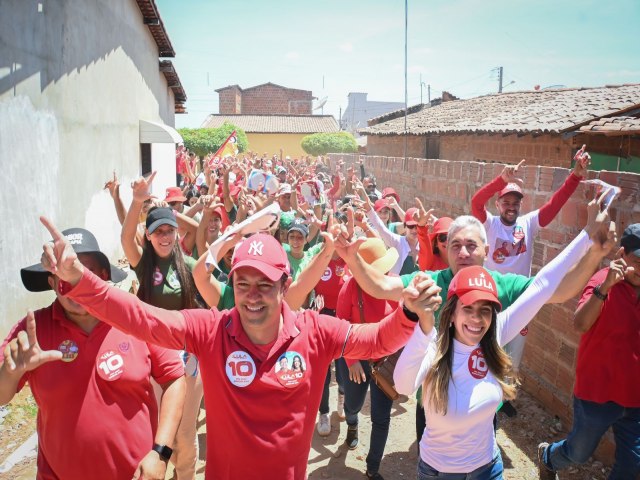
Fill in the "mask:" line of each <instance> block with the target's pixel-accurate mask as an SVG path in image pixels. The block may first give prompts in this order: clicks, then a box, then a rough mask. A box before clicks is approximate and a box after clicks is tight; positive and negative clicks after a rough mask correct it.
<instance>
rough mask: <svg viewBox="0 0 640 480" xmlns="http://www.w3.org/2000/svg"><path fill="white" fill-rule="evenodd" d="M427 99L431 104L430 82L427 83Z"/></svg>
mask: <svg viewBox="0 0 640 480" xmlns="http://www.w3.org/2000/svg"><path fill="white" fill-rule="evenodd" d="M427 100H429V106H431V84H429V85H427Z"/></svg>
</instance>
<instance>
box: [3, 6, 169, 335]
mask: <svg viewBox="0 0 640 480" xmlns="http://www.w3.org/2000/svg"><path fill="white" fill-rule="evenodd" d="M7 65H8V67H6V66H7ZM141 119H143V120H149V121H155V122H159V123H165V124H167V125H171V126H173V125H174V98H173V94H172V92H171V91H170V90H169V89H168V86H167V82H166V80H165V78H164V76H163V75H162V73H160V71H159V69H158V47H157V45H156V43H155V42H154V40H153V38H152V36H151V34H150V32H149V30H148V28H147V26H145V25H144V24H143V20H142V15H141V13H140V10H139V9H138V6H137V4H136V2H135V1H134V0H101V1H91V2H86V1H84V0H47V1H46V2H34V1H25V0H2V2H0V171H2V175H1V176H0V197H1V199H2V205H3V210H4V211H5V214H6V216H5V218H4V222H3V227H4V228H3V231H4V233H3V234H2V235H0V237H1V240H0V261H1V262H2V265H3V268H2V269H0V288H1V289H2V292H3V295H2V299H1V300H0V336H1V337H4V335H5V334H6V333H7V331H8V330H9V328H10V326H11V325H12V324H13V323H15V321H16V320H18V319H19V318H21V317H22V316H24V314H25V312H26V308H27V307H30V308H39V307H41V306H43V305H46V304H48V303H49V301H50V296H47V295H36V294H32V293H28V292H27V291H26V290H25V289H24V287H23V286H22V282H21V280H20V274H19V270H20V268H21V267H24V266H27V265H30V264H33V263H36V261H37V260H38V259H39V257H40V253H41V250H42V244H43V243H44V242H45V241H47V240H48V235H47V232H46V230H45V229H44V227H42V225H41V224H40V223H39V221H38V216H39V215H41V214H46V215H47V216H49V217H50V218H52V219H53V220H54V221H55V223H56V224H57V225H58V227H59V228H60V229H64V228H69V227H73V226H77V227H84V228H88V229H90V230H92V231H93V232H94V234H96V236H97V237H98V241H99V242H100V244H101V247H102V249H103V250H104V251H105V253H107V254H108V255H109V256H110V257H111V258H112V259H113V260H115V259H116V258H118V257H119V256H120V255H121V249H120V245H119V233H120V225H119V223H118V221H117V218H116V215H115V211H114V208H113V203H112V200H111V197H110V196H109V195H108V194H107V192H106V191H104V190H102V188H103V186H104V183H105V181H106V180H107V179H108V178H110V177H111V175H112V172H113V170H115V171H116V172H117V174H118V176H119V178H120V181H121V184H122V185H123V187H122V194H123V197H125V202H126V203H125V204H126V205H127V206H128V202H129V200H130V198H131V196H130V189H129V184H130V182H131V180H132V179H133V178H135V177H137V176H138V174H139V172H140V144H139V133H138V130H139V120H141ZM165 153H166V152H165ZM174 168H175V167H174ZM174 171H175V170H174Z"/></svg>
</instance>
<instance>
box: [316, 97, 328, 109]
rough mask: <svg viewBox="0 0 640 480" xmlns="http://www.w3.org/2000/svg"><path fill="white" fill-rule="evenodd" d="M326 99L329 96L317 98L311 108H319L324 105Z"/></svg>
mask: <svg viewBox="0 0 640 480" xmlns="http://www.w3.org/2000/svg"><path fill="white" fill-rule="evenodd" d="M327 100H329V97H322V98H321V99H320V100H318V102H317V103H316V104H315V105H314V106H313V110H319V109H321V108H322V107H324V105H325V104H326V103H327Z"/></svg>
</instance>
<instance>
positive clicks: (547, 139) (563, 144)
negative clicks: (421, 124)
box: [367, 134, 605, 167]
mask: <svg viewBox="0 0 640 480" xmlns="http://www.w3.org/2000/svg"><path fill="white" fill-rule="evenodd" d="M432 137H436V138H438V137H439V142H440V155H439V158H448V159H450V160H465V161H482V162H503V163H517V162H519V161H520V159H522V158H526V159H527V161H528V163H529V164H531V165H545V166H552V167H569V166H570V165H571V158H572V151H574V150H575V148H576V147H575V146H576V145H578V140H576V139H563V138H562V137H561V136H560V135H552V134H544V135H539V136H536V137H534V136H533V135H523V136H518V135H495V134H484V135H469V134H458V135H439V136H432ZM427 138H428V137H427V136H426V135H421V136H417V135H409V136H408V140H407V144H408V145H411V147H409V146H407V156H413V157H417V158H426V157H427V154H426V152H427V150H426V148H427V147H426V144H427ZM591 140H592V139H591V138H590V139H589V142H585V143H588V144H589V146H590V147H591V143H592V142H591ZM580 145H582V143H580ZM592 150H593V151H595V149H592ZM403 152H404V137H403V136H401V135H384V136H383V135H369V136H368V138H367V154H368V155H383V156H404V153H403ZM602 153H605V152H602Z"/></svg>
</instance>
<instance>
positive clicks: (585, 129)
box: [580, 116, 640, 136]
mask: <svg viewBox="0 0 640 480" xmlns="http://www.w3.org/2000/svg"><path fill="white" fill-rule="evenodd" d="M580 132H581V133H588V134H602V135H606V136H618V135H630V134H638V133H640V118H635V117H624V116H623V117H610V118H603V119H601V120H594V121H593V122H590V123H589V125H584V126H582V127H580Z"/></svg>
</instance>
